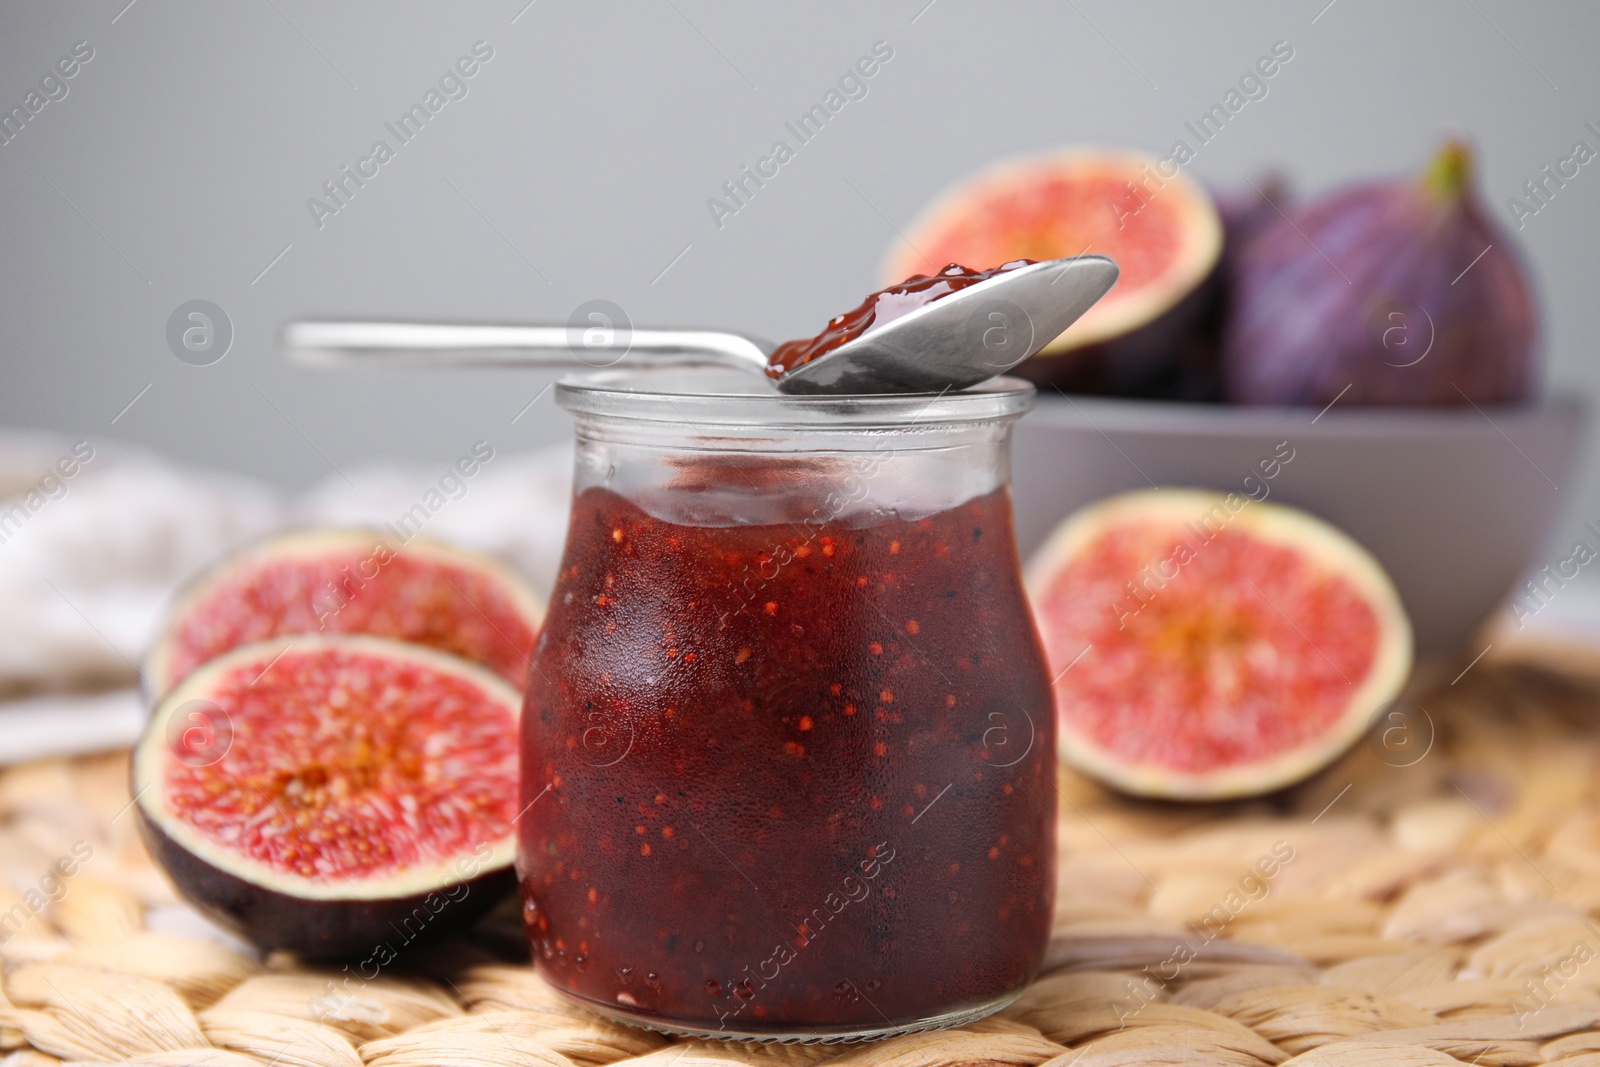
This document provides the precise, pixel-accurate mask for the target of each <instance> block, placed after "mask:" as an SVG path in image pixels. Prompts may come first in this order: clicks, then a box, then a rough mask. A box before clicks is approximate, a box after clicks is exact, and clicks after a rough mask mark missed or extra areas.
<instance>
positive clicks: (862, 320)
mask: <svg viewBox="0 0 1600 1067" xmlns="http://www.w3.org/2000/svg"><path fill="white" fill-rule="evenodd" d="M1032 262H1034V261H1033V260H1031V259H1014V260H1012V261H1011V262H1009V263H1002V264H1001V265H1000V266H998V267H991V268H990V269H988V270H968V269H967V268H966V267H963V266H962V265H961V264H959V263H952V264H950V265H949V266H948V267H946V268H945V269H944V270H942V271H940V272H939V273H938V274H913V275H912V276H911V277H909V278H907V279H906V280H905V281H903V282H901V283H900V284H899V285H891V286H889V288H887V289H880V290H878V291H877V292H876V293H873V294H872V295H871V296H869V297H867V298H866V299H865V300H863V301H862V302H861V304H860V305H859V306H857V307H856V308H854V309H853V310H851V311H846V312H845V313H844V314H842V315H835V316H834V317H833V318H832V319H831V320H829V322H828V325H827V326H825V327H823V330H822V332H821V333H819V334H817V335H816V336H815V337H810V338H807V339H805V340H803V341H785V342H784V343H783V344H781V345H779V346H778V347H777V348H776V349H774V350H773V353H772V355H770V356H768V357H767V376H768V377H771V378H781V377H783V376H784V375H785V374H787V373H789V372H790V371H792V370H794V369H795V368H796V367H802V366H805V365H806V364H807V363H810V362H811V361H812V360H814V359H816V358H817V357H818V356H820V355H823V354H824V353H827V352H831V351H833V350H834V349H835V348H838V347H839V346H840V345H842V344H844V343H845V342H846V341H854V340H855V339H856V338H857V337H860V336H861V335H862V334H864V333H866V332H867V331H868V330H870V329H872V328H873V327H874V326H882V325H883V324H884V323H886V322H893V321H894V320H895V319H898V318H899V317H900V316H902V315H904V314H906V313H908V312H911V311H915V310H916V309H917V308H919V307H922V306H923V305H924V304H931V303H933V302H934V301H935V300H938V299H939V298H940V297H943V296H949V295H950V294H951V293H954V292H958V291H960V290H962V289H965V288H966V287H967V286H969V285H976V284H978V283H979V282H981V281H985V280H987V279H989V278H993V277H994V276H995V275H996V274H1002V273H1004V272H1005V271H1008V270H1016V269H1017V268H1018V267H1026V266H1028V265H1029V264H1030V263H1032Z"/></svg>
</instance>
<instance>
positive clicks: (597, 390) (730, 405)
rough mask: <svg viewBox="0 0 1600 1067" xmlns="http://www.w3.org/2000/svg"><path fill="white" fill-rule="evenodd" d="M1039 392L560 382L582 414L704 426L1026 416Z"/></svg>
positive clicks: (719, 374) (981, 387) (720, 376)
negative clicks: (791, 390) (817, 390)
mask: <svg viewBox="0 0 1600 1067" xmlns="http://www.w3.org/2000/svg"><path fill="white" fill-rule="evenodd" d="M1034 396H1035V390H1034V387H1033V386H1032V385H1031V384H1029V383H1028V382H1025V381H1023V380H1022V379H1020V378H1012V377H999V378H991V379H989V380H988V381H986V382H982V383H980V384H978V385H975V386H972V387H971V388H968V389H963V390H959V391H950V392H945V393H850V394H815V395H811V394H804V395H802V394H788V393H779V392H777V391H775V390H773V389H771V388H770V387H768V386H767V385H766V384H765V383H763V382H762V381H761V380H760V379H758V378H756V377H755V376H753V375H750V374H744V373H739V372H736V371H730V370H726V369H720V368H704V369H701V368H695V369H688V368H682V367H677V368H659V369H649V370H637V369H635V370H628V371H600V372H598V373H594V374H588V375H585V376H583V377H568V378H563V379H562V380H561V381H559V382H557V383H556V402H557V403H559V404H560V405H561V406H562V407H563V408H565V409H566V410H568V411H570V412H573V413H574V414H577V415H596V416H601V417H605V418H619V419H629V420H639V421H646V422H674V423H680V424H681V423H685V422H688V423H690V424H692V425H694V426H696V427H700V426H769V427H788V426H814V427H832V428H839V429H843V428H861V427H869V426H870V427H898V426H917V425H920V426H948V425H952V424H964V423H978V422H993V421H996V420H1007V421H1009V420H1011V419H1016V418H1019V417H1021V416H1022V415H1024V414H1026V413H1027V412H1028V411H1030V410H1031V409H1032V408H1033V403H1034Z"/></svg>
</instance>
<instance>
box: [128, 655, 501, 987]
mask: <svg viewBox="0 0 1600 1067" xmlns="http://www.w3.org/2000/svg"><path fill="white" fill-rule="evenodd" d="M520 713H521V696H520V695H519V693H518V692H517V691H516V690H515V689H513V688H512V687H511V686H510V685H508V684H507V683H506V682H505V680H504V679H502V678H500V677H499V676H498V675H496V674H494V673H492V672H490V671H488V670H485V669H484V668H482V667H479V666H477V665H476V664H472V663H468V662H467V661H465V660H462V659H459V658H457V657H455V656H449V655H446V654H444V653H441V652H436V651H434V650H432V649H428V648H422V647H419V646H416V645H408V644H404V643H401V642H398V641H390V640H386V639H383V638H376V637H366V636H358V635H334V636H322V635H291V636H286V637H284V638H281V639H275V640H271V641H265V642H259V643H257V644H253V645H247V646H245V647H243V648H238V649H234V650H233V651H231V652H228V653H226V654H224V655H223V656H220V657H218V658H217V659H214V660H212V661H210V662H209V663H206V664H205V665H203V666H201V667H200V668H198V669H197V670H195V671H194V672H193V673H192V674H190V675H189V676H188V677H187V678H185V679H184V680H183V681H182V682H181V683H179V685H178V686H177V688H175V689H174V690H173V691H172V692H171V693H170V694H169V695H168V696H167V698H166V699H165V700H163V701H162V702H161V704H160V705H159V706H158V707H157V708H156V711H155V714H154V716H153V717H152V718H151V721H150V724H149V725H148V726H147V727H146V729H145V733H144V736H143V737H142V738H141V739H140V741H139V743H138V746H137V747H136V748H135V750H134V755H133V792H134V797H135V807H136V809H137V811H138V816H139V824H140V830H141V833H142V834H143V837H144V841H145V844H146V846H147V847H148V848H149V850H150V853H151V855H152V856H154V857H155V859H156V861H157V862H158V863H159V864H160V865H161V867H162V868H164V869H165V870H166V872H167V874H168V875H169V876H170V877H171V879H172V881H173V884H174V885H175V886H176V887H177V889H178V891H179V892H180V893H181V894H182V895H183V897H184V898H185V899H187V900H188V901H189V902H190V903H191V904H193V905H194V906H195V907H196V908H198V909H199V910H200V911H202V912H204V913H206V914H207V915H209V916H210V917H211V918H212V919H214V920H216V921H217V922H219V923H222V924H223V925H225V926H227V927H229V928H231V929H233V930H236V931H238V933H239V934H240V935H242V936H243V937H245V938H248V939H249V940H250V941H252V942H254V943H255V944H256V945H258V946H260V947H261V948H263V949H277V948H283V949H290V950H292V951H295V952H298V953H300V954H302V955H304V956H306V957H308V958H317V959H333V958H352V957H358V956H361V957H364V956H368V955H371V954H374V953H376V954H379V955H382V954H383V953H384V952H385V951H388V952H390V953H397V952H398V950H399V949H400V948H401V947H403V946H404V945H406V944H409V943H410V942H411V941H413V940H416V939H418V938H422V937H432V936H434V935H436V934H438V933H440V932H443V931H445V930H451V929H459V928H461V927H463V926H464V925H466V924H469V923H471V922H473V921H475V920H476V919H478V918H479V917H480V916H481V915H482V914H483V913H484V912H485V911H487V910H488V909H489V908H490V907H491V906H493V905H494V904H495V903H496V902H497V901H499V900H500V899H502V898H503V897H504V896H505V895H506V893H507V892H508V891H509V890H510V889H511V888H512V886H513V885H514V876H513V875H512V872H511V863H512V860H513V858H514V856H515V851H516V840H515V837H514V835H513V827H512V823H513V821H514V820H515V817H516V814H517V805H518V800H517V795H518V794H517V730H518V727H517V723H518V720H519V717H520ZM385 946H387V948H385ZM383 962H384V961H381V960H380V961H379V963H380V965H382V963H383Z"/></svg>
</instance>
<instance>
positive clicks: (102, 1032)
mask: <svg viewBox="0 0 1600 1067" xmlns="http://www.w3.org/2000/svg"><path fill="white" fill-rule="evenodd" d="M1596 678H1597V674H1596V673H1595V672H1594V670H1593V669H1592V664H1591V663H1589V662H1588V661H1586V660H1584V659H1583V658H1581V657H1579V658H1572V657H1566V658H1560V657H1556V656H1554V655H1553V654H1552V653H1550V652H1549V651H1548V650H1545V651H1543V652H1528V651H1524V652H1523V653H1521V654H1519V655H1516V656H1500V657H1498V658H1487V659H1485V660H1483V661H1482V662H1479V663H1476V664H1474V665H1473V666H1472V667H1471V669H1470V670H1469V671H1467V672H1466V673H1465V675H1463V676H1462V677H1460V678H1459V679H1458V680H1457V681H1455V682H1454V683H1453V684H1451V683H1449V682H1446V681H1444V680H1443V679H1441V680H1440V681H1439V683H1438V684H1436V685H1434V686H1431V687H1428V688H1424V689H1420V690H1417V691H1416V692H1415V694H1414V699H1413V700H1411V701H1409V702H1405V703H1402V704H1400V705H1397V706H1396V708H1395V709H1394V710H1393V712H1392V713H1391V714H1390V715H1389V716H1388V717H1387V718H1386V719H1385V720H1384V721H1383V722H1380V723H1379V724H1378V727H1377V728H1376V729H1375V730H1374V732H1373V734H1372V736H1371V737H1370V738H1369V739H1368V740H1367V741H1366V742H1365V743H1364V744H1363V745H1362V746H1361V747H1359V748H1358V749H1356V750H1355V751H1354V752H1352V753H1351V754H1350V755H1349V756H1348V757H1346V758H1345V759H1344V760H1343V761H1341V762H1340V763H1339V764H1338V765H1337V766H1335V767H1334V768H1333V769H1332V770H1330V771H1329V772H1327V773H1325V774H1323V775H1321V776H1319V777H1318V778H1317V779H1316V780H1314V781H1312V782H1310V783H1307V784H1305V785H1303V786H1301V787H1299V788H1297V789H1295V790H1292V791H1290V792H1288V793H1284V794H1280V795H1278V796H1275V797H1272V798H1268V799H1265V800H1258V801H1252V802H1247V803H1235V804H1228V805H1216V806H1200V807H1196V806H1176V805H1157V804H1147V803H1138V802H1133V801H1129V800H1126V799H1122V798H1119V797H1116V796H1113V795H1111V794H1109V793H1107V792H1105V791H1103V790H1101V789H1099V788H1097V787H1096V786H1094V785H1093V784H1091V783H1089V782H1087V781H1085V780H1083V779H1081V778H1077V777H1075V776H1071V775H1067V776H1065V777H1064V778H1063V780H1062V789H1061V793H1062V819H1061V846H1062V863H1061V871H1060V892H1059V904H1058V908H1057V914H1056V918H1055V929H1054V934H1053V937H1052V941H1051V945H1050V952H1049V960H1048V963H1047V966H1046V973H1045V974H1044V975H1043V976H1042V977H1041V978H1040V979H1039V980H1038V982H1037V983H1035V985H1034V986H1033V987H1032V988H1030V989H1029V990H1028V991H1027V992H1026V993H1025V994H1024V995H1023V997H1022V998H1021V999H1020V1000H1019V1001H1018V1002H1017V1003H1016V1004H1014V1005H1013V1006H1012V1007H1011V1008H1009V1009H1007V1010H1006V1011H1004V1012H1002V1013H1001V1014H999V1015H997V1016H995V1017H993V1018H990V1019H988V1020H985V1021H983V1022H981V1023H977V1024H974V1025H972V1026H969V1027H967V1028H965V1029H961V1030H951V1031H943V1032H938V1033H928V1034H917V1035H911V1036H907V1037H901V1038H896V1039H892V1040H888V1041H883V1042H879V1043H876V1044H870V1045H855V1046H793V1045H790V1046H774V1045H739V1044H731V1043H714V1042H704V1041H673V1040H670V1039H668V1038H665V1037H662V1036H659V1035H656V1034H653V1033H650V1032H648V1031H644V1030H637V1029H632V1028H629V1027H625V1026H620V1025H617V1024H615V1023H611V1022H607V1021H605V1020H603V1019H600V1018H598V1017H596V1016H593V1015H590V1014H588V1013H586V1012H584V1011H582V1010H580V1009H577V1008H574V1007H572V1006H569V1005H568V1004H566V1003H565V1002H563V1001H562V1000H560V999H559V998H558V997H557V996H556V995H555V994H554V993H552V992H551V991H550V989H549V988H548V987H546V986H545V985H544V984H543V983H542V982H541V980H540V979H539V977H538V976H537V974H535V972H534V971H533V969H532V968H531V967H530V966H528V965H527V964H526V963H525V962H520V960H522V959H525V954H523V953H522V952H521V948H520V934H519V932H518V930H517V929H516V927H515V916H514V915H512V914H509V913H507V914H504V915H501V916H499V917H497V918H495V919H491V920H490V921H489V922H488V923H487V924H485V925H484V926H483V927H480V929H479V930H478V931H476V932H475V933H474V934H473V935H472V937H471V938H469V939H462V940H458V941H454V942H449V943H446V944H442V945H438V946H435V947H434V948H432V949H428V950H426V951H425V952H424V951H423V950H417V952H416V954H415V955H414V956H413V955H411V954H409V953H408V957H407V958H406V959H404V960H403V961H401V962H402V963H403V964H405V965H406V967H407V969H405V970H400V969H399V968H398V967H397V968H393V969H386V970H385V971H384V972H383V973H382V974H381V975H379V976H378V977H377V978H375V979H373V980H371V981H364V980H359V979H357V980H349V975H347V974H344V973H341V972H339V971H336V970H322V971H319V970H312V969H308V968H305V967H303V966H300V965H298V964H297V963H296V962H295V961H294V960H292V959H288V958H280V957H272V958H269V959H266V960H260V959H257V958H255V957H254V956H252V955H251V954H249V953H247V952H243V951H239V950H236V948H233V947H227V946H225V945H224V944H222V943H220V942H219V941H218V940H216V939H214V938H208V937H207V936H206V934H205V929H204V928H203V927H202V926H200V925H199V924H198V922H197V921H196V920H195V919H194V918H193V916H192V914H191V913H188V912H187V911H186V910H185V909H183V908H182V906H181V905H179V904H178V903H177V901H176V900H175V899H174V898H173V896H172V894H171V891H170V889H169V888H168V887H167V885H166V884H165V882H164V881H163V879H162V877H161V875H160V874H159V872H157V871H156V870H155V869H154V868H153V867H152V866H151V865H150V862H149V860H148V858H147V857H146V856H145V854H144V851H143V849H142V848H141V846H140V845H139V842H138V838H137V835H136V833H135V829H134V826H133V821H134V820H133V819H132V818H131V816H130V815H129V814H128V803H129V797H128V791H127V760H126V755H125V754H119V755H116V756H107V757H97V758H93V759H83V760H74V761H55V762H43V763H36V764H30V765H26V766H22V767H17V768H14V769H11V770H9V771H7V772H5V773H4V774H3V775H0V876H3V879H0V880H3V881H4V882H6V883H9V884H10V888H0V938H3V939H4V940H3V944H0V963H3V966H4V977H3V986H0V988H3V991H4V995H3V996H0V1064H3V1065H6V1067H21V1065H29V1067H31V1065H35V1064H54V1063H58V1062H61V1061H68V1062H107V1061H109V1062H129V1061H131V1062H134V1063H141V1064H162V1065H216V1067H232V1065H240V1067H243V1065H246V1064H255V1065H261V1064H277V1065H282V1067H294V1065H307V1067H312V1065H315V1067H324V1065H326V1067H354V1065H358V1064H363V1063H365V1064H372V1065H374V1067H411V1065H429V1067H435V1065H478V1064H483V1065H489V1064H497V1065H524V1064H528V1065H539V1067H568V1065H577V1067H588V1065H599V1064H613V1063H627V1064H660V1065H662V1067H669V1065H671V1067H696V1065H701V1064H745V1063H749V1064H772V1065H791V1064H816V1063H824V1062H826V1063H830V1064H839V1065H841V1067H857V1065H859V1067H866V1065H894V1067H944V1065H957V1064H1018V1065H1029V1067H1032V1065H1036V1064H1049V1065H1051V1067H1067V1065H1069V1064H1071V1065H1076V1067H1114V1065H1123V1064H1185V1065H1190V1064H1195V1065H1203V1064H1237V1065H1257V1064H1280V1063H1290V1064H1295V1065H1297V1067H1298V1065H1302V1064H1305V1065H1313V1064H1314V1065H1317V1067H1341V1065H1344V1064H1361V1065H1368V1064H1419V1065H1421V1064H1450V1063H1457V1062H1465V1063H1473V1064H1482V1065H1486V1067H1488V1065H1502V1064H1503V1065H1513V1064H1537V1063H1559V1064H1562V1065H1564V1067H1591V1065H1593V1067H1600V962H1596V960H1597V958H1600V924H1597V922H1596V916H1597V914H1600V777H1597V773H1596V772H1597V770H1600V682H1597V681H1596ZM66 858H70V859H71V860H72V862H68V863H64V864H63V865H62V866H61V867H59V868H58V867H54V865H56V864H57V863H58V861H61V860H63V859H66ZM52 869H54V870H55V872H56V873H55V874H53V875H52V874H49V873H47V872H51V871H52ZM68 869H70V871H71V873H70V875H62V874H61V873H60V872H61V871H62V870H68ZM30 889H31V890H32V892H29V891H28V890H30ZM51 897H55V898H58V899H54V900H52V899H50V898H51ZM18 908H20V909H22V910H21V911H18V910H17V909H18Z"/></svg>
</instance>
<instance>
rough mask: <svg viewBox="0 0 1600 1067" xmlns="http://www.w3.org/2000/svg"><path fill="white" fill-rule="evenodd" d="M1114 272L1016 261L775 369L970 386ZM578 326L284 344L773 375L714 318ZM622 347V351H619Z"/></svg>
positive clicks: (896, 388) (317, 349) (1026, 351)
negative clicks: (703, 325)
mask: <svg viewBox="0 0 1600 1067" xmlns="http://www.w3.org/2000/svg"><path fill="white" fill-rule="evenodd" d="M1116 280H1117V265H1116V264H1115V263H1113V262H1112V261H1111V260H1109V259H1107V258H1106V257H1104V256H1074V257H1071V258H1068V259H1053V260H1046V261H1043V262H1040V263H1030V264H1027V265H1025V266H1021V267H1015V268H1012V269H1010V270H1006V271H1003V272H1001V273H997V274H994V275H993V276H991V277H989V278H986V279H984V280H983V281H980V282H976V283H974V284H971V285H968V286H967V287H966V288H963V289H957V290H956V291H955V292H952V293H948V294H946V295H944V296H940V297H938V298H937V299H933V300H931V301H929V302H928V303H925V304H923V305H922V306H920V307H917V308H915V309H914V310H912V311H909V312H907V313H906V314H904V315H901V316H900V317H899V318H895V319H891V320H889V321H888V322H885V323H882V324H881V325H874V326H872V327H870V328H868V329H867V330H866V331H865V332H864V333H862V334H861V335H860V336H858V337H856V338H854V339H852V340H849V341H846V342H845V343H843V344H841V345H839V346H838V347H836V348H833V349H830V350H828V351H826V352H824V353H822V354H821V355H819V356H817V357H815V358H813V359H812V360H810V361H809V362H807V363H803V364H801V365H799V366H797V367H794V368H792V369H790V370H788V371H785V372H784V373H783V374H782V375H781V376H780V377H778V378H777V379H775V380H774V379H771V378H769V379H768V380H769V381H773V382H774V384H775V385H776V386H777V388H778V390H779V391H780V392H784V393H915V392H943V391H945V390H950V389H965V388H967V387H968V386H972V385H977V384H978V383H979V382H982V381H987V380H988V379H990V378H993V377H995V376H996V375H998V374H1004V373H1005V372H1006V371H1008V370H1010V369H1011V368H1012V367H1014V366H1016V365H1017V364H1018V363H1021V362H1022V361H1023V360H1025V359H1027V358H1028V357H1029V356H1031V355H1033V354H1034V353H1036V352H1038V351H1039V350H1040V349H1041V348H1043V347H1044V346H1045V345H1047V344H1049V343H1050V342H1051V341H1053V340H1055V338H1056V337H1057V336H1059V335H1060V334H1061V331H1063V330H1065V329H1066V328H1067V327H1068V326H1070V325H1072V323H1074V322H1075V321H1077V319H1078V317H1079V316H1080V315H1082V314H1083V313H1084V312H1085V311H1088V310H1089V308H1090V307H1092V306H1093V305H1094V303H1095V301H1097V300H1099V299H1100V298H1101V297H1102V296H1104V295H1105V294H1106V292H1107V291H1108V290H1109V289H1110V288H1111V286H1112V285H1113V284H1115V283H1116ZM592 333H594V331H593V330H590V331H589V332H587V333H586V332H585V331H584V327H582V326H490V325H472V324H450V323H414V322H330V321H302V322H291V323H290V324H289V325H287V326H286V327H284V330H283V337H282V341H283V347H284V349H285V350H286V351H287V352H288V353H289V355H290V357H291V358H292V359H294V360H295V361H296V362H299V363H304V364H311V365H316V366H325V367H354V366H367V365H381V366H482V365H488V366H502V367H504V366H519V367H590V368H599V367H607V366H613V365H615V364H616V363H617V362H619V361H620V360H621V359H622V358H623V357H624V356H627V355H632V354H637V355H638V356H639V357H640V360H641V362H643V361H648V362H649V363H652V364H669V363H670V364H714V365H719V366H727V367H736V368H738V369H739V370H743V371H747V372H749V373H751V374H759V375H761V376H763V377H767V365H768V357H769V356H770V355H771V352H772V348H771V346H769V345H763V344H761V343H760V342H757V341H755V340H752V339H751V338H749V337H746V336H744V335H742V334H736V333H728V332H723V331H715V330H676V329H673V330H650V329H637V330H636V329H631V328H628V327H626V326H623V327H615V324H611V323H607V324H606V325H605V326H604V327H601V328H600V332H599V333H598V334H596V335H595V336H597V337H598V338H600V339H601V341H600V343H595V344H589V343H588V341H589V338H590V335H591V334H592ZM619 350H620V351H619Z"/></svg>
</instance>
